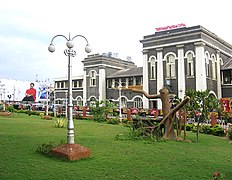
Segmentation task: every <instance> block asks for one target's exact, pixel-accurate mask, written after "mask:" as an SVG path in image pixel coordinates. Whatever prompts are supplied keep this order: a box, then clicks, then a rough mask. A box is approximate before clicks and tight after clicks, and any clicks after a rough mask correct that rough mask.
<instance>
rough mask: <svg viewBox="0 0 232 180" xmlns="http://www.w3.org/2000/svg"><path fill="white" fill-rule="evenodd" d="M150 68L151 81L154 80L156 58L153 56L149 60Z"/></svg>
mask: <svg viewBox="0 0 232 180" xmlns="http://www.w3.org/2000/svg"><path fill="white" fill-rule="evenodd" d="M149 62H150V66H151V76H150V77H151V79H155V78H156V58H155V57H154V56H153V57H151V58H150V60H149Z"/></svg>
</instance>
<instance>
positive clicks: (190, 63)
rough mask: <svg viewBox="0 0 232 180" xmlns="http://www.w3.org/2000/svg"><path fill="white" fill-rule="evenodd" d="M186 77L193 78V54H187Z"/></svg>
mask: <svg viewBox="0 0 232 180" xmlns="http://www.w3.org/2000/svg"><path fill="white" fill-rule="evenodd" d="M187 76H188V77H193V76H194V62H193V54H192V53H188V54H187Z"/></svg>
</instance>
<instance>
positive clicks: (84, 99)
mask: <svg viewBox="0 0 232 180" xmlns="http://www.w3.org/2000/svg"><path fill="white" fill-rule="evenodd" d="M83 74H84V77H83V106H85V104H86V103H87V90H86V89H87V87H86V86H87V83H86V70H84V73H83Z"/></svg>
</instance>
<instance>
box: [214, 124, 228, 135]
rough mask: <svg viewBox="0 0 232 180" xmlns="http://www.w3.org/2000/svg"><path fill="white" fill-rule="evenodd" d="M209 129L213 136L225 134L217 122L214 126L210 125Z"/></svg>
mask: <svg viewBox="0 0 232 180" xmlns="http://www.w3.org/2000/svg"><path fill="white" fill-rule="evenodd" d="M211 130H212V134H213V135H215V136H224V135H225V133H224V129H223V128H222V127H221V126H220V125H218V124H216V125H215V126H214V127H212V128H211Z"/></svg>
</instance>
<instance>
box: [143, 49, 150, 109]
mask: <svg viewBox="0 0 232 180" xmlns="http://www.w3.org/2000/svg"><path fill="white" fill-rule="evenodd" d="M148 81H149V79H148V62H147V51H145V50H144V51H143V90H144V91H145V92H147V93H149V86H148ZM143 108H146V109H148V108H149V100H148V99H147V98H146V97H145V96H144V95H143Z"/></svg>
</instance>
